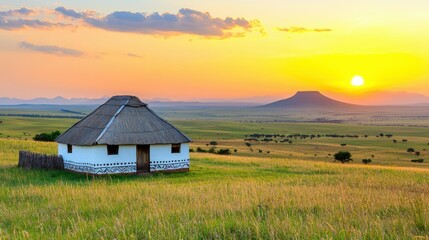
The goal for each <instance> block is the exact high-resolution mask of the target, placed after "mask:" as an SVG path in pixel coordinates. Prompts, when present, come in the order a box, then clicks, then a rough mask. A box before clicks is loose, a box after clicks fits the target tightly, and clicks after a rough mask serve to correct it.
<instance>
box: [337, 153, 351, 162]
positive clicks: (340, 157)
mask: <svg viewBox="0 0 429 240" xmlns="http://www.w3.org/2000/svg"><path fill="white" fill-rule="evenodd" d="M334 158H335V161H340V162H341V163H346V162H350V161H353V159H352V154H351V153H350V152H345V151H339V152H338V153H336V154H334Z"/></svg>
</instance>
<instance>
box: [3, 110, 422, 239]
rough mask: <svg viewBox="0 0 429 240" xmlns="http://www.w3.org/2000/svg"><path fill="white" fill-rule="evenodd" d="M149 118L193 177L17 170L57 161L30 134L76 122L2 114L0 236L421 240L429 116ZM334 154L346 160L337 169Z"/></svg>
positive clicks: (170, 114) (233, 113)
mask: <svg viewBox="0 0 429 240" xmlns="http://www.w3.org/2000/svg"><path fill="white" fill-rule="evenodd" d="M155 110H156V111H157V112H159V113H160V114H161V116H163V117H165V118H166V119H168V120H170V121H171V122H172V123H173V124H174V125H175V126H177V127H178V128H179V129H180V130H182V131H183V132H184V133H186V134H187V135H188V136H189V137H190V138H192V139H193V143H192V144H191V148H192V150H193V152H192V153H191V168H190V172H188V173H171V174H152V175H146V176H136V175H128V176H117V175H115V176H102V177H91V176H85V175H78V174H74V173H69V172H63V171H46V170H29V171H27V170H22V169H19V168H17V166H16V165H17V161H18V151H19V150H30V151H35V152H40V153H48V154H56V144H55V143H50V142H36V141H33V140H32V137H33V136H34V135H35V134H37V133H41V132H50V131H55V130H60V131H65V130H66V129H67V128H68V127H70V126H71V125H72V124H73V123H74V122H76V121H77V120H78V119H77V118H63V117H61V118H55V117H52V118H47V117H37V114H39V113H41V112H43V115H53V116H57V115H61V116H74V114H73V113H64V112H58V113H57V112H56V111H57V110H55V109H43V110H40V112H37V111H35V110H31V111H32V115H29V116H24V114H22V113H23V112H24V110H19V109H0V113H3V115H2V116H0V121H1V123H0V238H1V239H53V238H60V239H428V238H429V164H428V162H429V158H428V151H427V149H429V145H428V144H429V117H427V116H429V114H428V112H429V111H428V110H427V109H419V110H418V112H419V113H418V114H416V111H415V110H409V109H403V110H401V111H402V112H401V111H398V109H394V110H392V111H390V112H383V113H380V111H365V112H360V113H356V112H352V113H344V114H337V115H335V116H333V115H332V113H315V112H309V113H302V112H295V113H293V112H287V113H281V114H280V113H272V112H259V111H255V110H254V109H252V110H249V109H247V110H237V109H226V110H222V109H205V110H202V109H184V110H176V109H155ZM79 111H85V109H83V110H82V109H79ZM88 111H89V110H88ZM28 112H29V110H25V113H28ZM212 148H213V149H214V150H212V151H211V152H216V151H218V150H220V149H229V150H230V153H231V154H229V155H220V154H216V153H210V149H212ZM411 148H412V150H413V151H410V149H411ZM338 151H349V152H350V153H351V154H352V157H353V161H351V162H349V163H345V164H342V163H340V162H334V157H333V155H334V154H335V153H336V152H338ZM417 152H418V154H417ZM363 159H371V162H370V163H368V164H364V163H363V162H362V160H363ZM417 159H423V162H412V161H411V160H417Z"/></svg>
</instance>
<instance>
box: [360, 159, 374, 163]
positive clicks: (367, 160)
mask: <svg viewBox="0 0 429 240" xmlns="http://www.w3.org/2000/svg"><path fill="white" fill-rule="evenodd" d="M362 162H363V163H364V164H368V163H370V162H372V160H371V159H369V158H368V159H362Z"/></svg>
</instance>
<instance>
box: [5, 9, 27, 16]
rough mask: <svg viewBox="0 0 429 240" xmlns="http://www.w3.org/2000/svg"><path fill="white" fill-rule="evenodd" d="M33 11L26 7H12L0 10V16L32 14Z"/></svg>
mask: <svg viewBox="0 0 429 240" xmlns="http://www.w3.org/2000/svg"><path fill="white" fill-rule="evenodd" d="M34 13H35V11H34V10H31V9H28V8H20V9H13V10H9V11H4V12H0V16H28V15H31V14H34Z"/></svg>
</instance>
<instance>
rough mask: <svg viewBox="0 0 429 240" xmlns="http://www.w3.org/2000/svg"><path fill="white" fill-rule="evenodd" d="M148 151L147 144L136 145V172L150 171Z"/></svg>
mask: <svg viewBox="0 0 429 240" xmlns="http://www.w3.org/2000/svg"><path fill="white" fill-rule="evenodd" d="M149 151H150V146H149V145H137V172H150V154H149Z"/></svg>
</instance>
